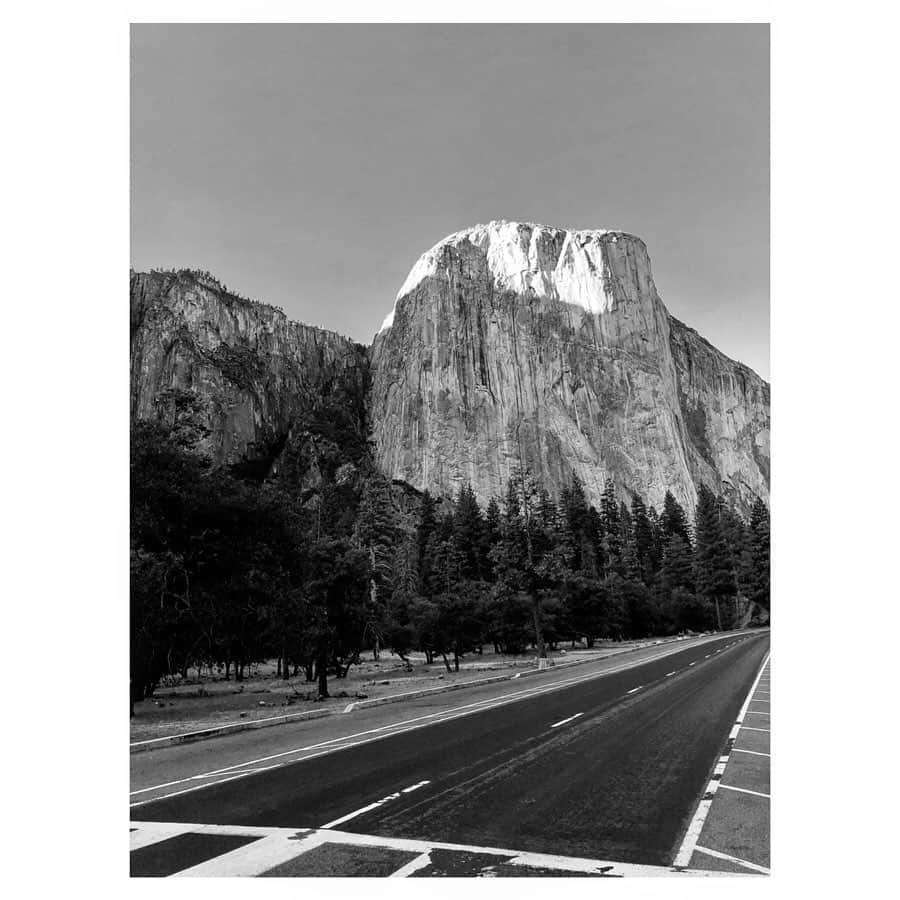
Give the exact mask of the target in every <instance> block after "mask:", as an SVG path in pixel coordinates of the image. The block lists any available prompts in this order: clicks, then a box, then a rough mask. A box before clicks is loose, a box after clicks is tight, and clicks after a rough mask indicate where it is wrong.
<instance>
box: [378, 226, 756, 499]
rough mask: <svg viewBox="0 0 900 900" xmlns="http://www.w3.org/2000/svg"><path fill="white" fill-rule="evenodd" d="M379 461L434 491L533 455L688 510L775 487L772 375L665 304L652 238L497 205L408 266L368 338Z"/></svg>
mask: <svg viewBox="0 0 900 900" xmlns="http://www.w3.org/2000/svg"><path fill="white" fill-rule="evenodd" d="M371 357H372V375H373V384H372V392H371V399H370V403H369V406H370V410H371V412H370V421H371V422H372V425H373V434H374V440H375V452H376V458H377V462H378V464H379V466H380V467H381V468H382V469H383V470H384V471H385V472H386V473H387V474H389V475H390V476H391V477H393V478H396V479H401V480H404V481H407V482H409V483H410V484H412V485H413V486H415V487H417V488H420V489H422V488H426V487H427V488H430V489H431V490H432V491H434V492H437V493H446V492H449V491H453V490H456V489H457V488H458V487H459V486H460V485H461V484H462V483H464V482H467V481H468V482H470V483H471V484H472V486H473V488H474V490H475V492H476V494H477V495H478V497H479V498H480V499H481V500H486V499H487V498H488V497H489V496H490V495H492V494H500V493H501V492H502V490H503V488H504V485H505V482H506V480H507V479H508V477H509V475H510V472H511V471H513V469H514V468H515V466H516V465H517V464H518V463H519V462H522V463H523V464H525V465H526V466H528V467H529V468H530V469H531V470H532V471H533V472H534V473H535V474H536V475H537V476H538V478H539V480H540V481H542V482H543V483H544V484H545V485H547V486H548V487H549V488H550V489H551V490H553V491H558V490H559V489H560V488H561V487H562V486H563V485H564V484H566V483H568V482H569V481H570V480H571V473H572V472H577V473H578V475H579V477H580V478H581V480H582V481H583V482H584V485H585V489H586V492H587V493H588V495H589V497H590V498H591V499H592V500H593V501H594V502H596V501H597V500H598V499H599V495H600V493H601V491H602V488H603V483H604V481H605V480H606V479H607V478H612V479H613V481H614V483H615V485H616V487H617V490H618V492H619V493H620V495H621V496H623V497H628V496H629V495H630V494H631V493H632V492H633V491H637V492H639V493H640V494H641V495H642V496H643V497H644V498H645V499H646V500H647V501H648V502H650V503H653V504H655V505H657V507H659V504H660V503H661V501H662V498H663V495H664V493H665V491H666V490H667V489H670V490H672V492H673V493H674V494H675V495H676V497H677V498H678V499H679V501H680V502H681V503H682V504H683V505H684V506H685V507H686V508H687V509H688V510H689V511H691V512H692V511H693V508H694V504H695V498H696V486H697V485H698V484H699V483H700V482H703V483H706V484H707V485H708V486H710V487H711V488H712V489H713V490H714V491H716V492H720V491H721V492H724V493H725V494H726V495H729V496H730V499H731V500H732V502H733V503H734V505H735V506H736V507H737V508H739V509H740V510H742V511H743V512H745V513H746V512H747V511H748V510H749V507H750V506H751V505H752V503H753V500H754V499H755V498H756V497H762V498H763V499H764V500H766V501H768V482H769V470H768V465H769V386H768V385H767V384H766V383H765V382H764V381H763V380H762V379H761V378H760V377H759V376H758V375H756V374H755V373H754V372H753V371H752V370H751V369H749V368H747V367H746V366H744V365H741V364H740V363H737V362H734V361H733V360H730V359H728V357H726V356H725V355H724V354H722V353H720V352H719V351H718V350H716V349H715V348H714V347H712V346H711V345H710V344H708V343H707V342H706V341H704V340H703V339H702V338H701V337H700V336H699V335H697V334H696V333H695V332H694V331H692V330H691V329H689V328H687V327H686V326H684V325H683V324H682V323H680V322H678V321H677V320H676V319H674V318H673V317H672V316H671V315H670V314H669V313H668V311H667V310H666V307H665V306H664V304H663V302H662V300H661V299H660V297H659V295H658V293H657V290H656V287H655V285H654V282H653V276H652V273H651V268H650V258H649V256H648V253H647V248H646V246H645V245H644V242H643V241H642V240H640V239H639V238H637V237H634V236H632V235H629V234H624V233H622V232H617V231H565V230H561V229H556V228H547V227H544V226H540V225H529V224H519V223H515V222H491V223H490V224H488V225H479V226H475V227H473V228H469V229H466V230H465V231H461V232H458V233H457V234H454V235H451V236H449V237H448V238H445V239H444V240H443V241H441V242H440V243H438V244H437V245H436V246H435V247H433V248H432V249H431V250H429V251H428V252H427V253H425V254H424V255H423V256H422V257H421V258H420V259H419V261H418V262H417V263H416V264H415V266H413V269H412V271H411V272H410V274H409V277H408V278H407V280H406V282H405V283H404V285H403V287H402V288H401V289H400V292H399V294H398V296H397V300H396V303H395V305H394V309H393V310H392V311H391V313H390V314H389V315H388V317H387V319H386V320H385V323H384V325H383V326H382V329H381V331H380V332H379V333H378V335H377V336H376V338H375V342H374V345H373V347H372V353H371Z"/></svg>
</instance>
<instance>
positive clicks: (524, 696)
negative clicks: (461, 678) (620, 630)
mask: <svg viewBox="0 0 900 900" xmlns="http://www.w3.org/2000/svg"><path fill="white" fill-rule="evenodd" d="M710 640H711V641H713V640H716V638H711V639H710ZM685 649H687V648H685V647H682V646H674V647H669V648H667V649H666V650H663V651H661V652H660V653H657V654H655V655H653V656H648V657H644V658H643V659H640V660H636V661H634V662H630V663H626V664H624V665H621V666H614V667H613V668H610V669H604V670H603V671H602V672H593V673H591V674H588V675H580V676H571V677H568V678H565V679H562V680H560V681H554V682H551V683H550V684H544V685H538V686H536V687H533V688H525V689H523V690H520V691H515V692H513V693H512V694H502V695H500V696H499V697H487V698H485V699H484V700H477V701H475V702H473V703H466V704H464V705H463V706H457V707H453V708H451V709H447V710H441V711H439V712H434V713H428V714H427V715H424V716H417V717H415V718H413V719H405V720H403V721H401V722H394V723H392V724H390V725H382V726H380V727H379V728H370V729H368V730H366V731H359V732H356V733H354V734H349V735H344V736H343V737H339V738H332V739H331V740H328V741H322V742H320V743H318V744H311V745H309V746H307V747H294V748H293V749H292V750H284V751H283V752H281V753H273V754H271V755H269V756H262V757H260V758H258V759H252V760H248V761H246V762H242V763H236V764H235V765H233V766H227V767H226V768H224V769H217V770H216V774H224V773H226V772H230V771H235V770H237V769H245V768H246V767H247V766H252V765H255V764H256V763H261V762H268V761H269V760H272V759H279V758H281V757H285V756H291V755H293V754H295V753H306V752H307V751H309V750H319V749H320V748H327V749H323V750H321V752H319V753H315V754H312V755H310V756H306V757H303V759H299V760H294V762H306V761H307V760H310V759H316V757H318V756H324V755H325V754H327V753H333V752H339V751H341V750H349V749H351V748H352V747H358V746H361V745H362V744H368V743H371V742H373V741H376V740H383V739H384V738H389V737H393V736H394V735H396V734H405V733H406V732H408V731H415V730H417V729H418V728H423V727H427V726H428V725H431V724H439V723H440V722H450V721H452V720H453V719H458V718H461V717H462V716H466V715H471V714H473V713H479V712H484V711H486V710H488V709H494V708H495V707H498V706H505V705H507V704H508V703H516V702H518V701H520V700H530V699H532V698H533V697H539V696H541V695H542V694H545V693H549V692H550V691H554V690H558V689H560V688H565V687H569V686H571V685H573V684H581V683H583V682H586V681H591V680H593V679H595V678H603V677H606V676H607V675H615V674H618V673H619V672H625V671H628V670H629V669H634V668H636V667H639V666H642V665H646V664H647V663H650V662H654V661H655V660H657V659H663V658H665V657H667V656H672V655H674V654H676V653H680V652H682V651H683V650H685ZM716 652H717V653H718V652H719V651H716ZM454 713H458V715H454ZM440 717H443V718H440ZM430 719H436V720H437V721H436V722H430V721H428V720H430ZM417 723H420V724H417ZM406 725H408V726H410V727H408V728H405V727H402V726H406ZM383 732H387V733H383ZM366 735H377V737H371V738H368V739H366V740H361V741H354V740H353V739H354V738H358V737H365V736H366ZM198 777H199V776H197V775H191V776H188V777H187V778H179V779H176V780H175V781H167V782H165V783H163V784H156V785H153V786H151V787H145V788H139V789H138V790H135V791H131V792H130V793H129V796H131V797H133V796H135V795H137V794H146V793H148V792H150V791H157V790H162V789H163V788H167V787H174V786H175V785H179V784H186V783H187V782H189V781H194V780H196V779H197V778H198ZM226 780H230V779H223V780H221V781H217V782H215V784H224V783H225V781H226ZM213 786H214V784H210V785H195V786H194V787H190V788H185V789H184V790H181V791H173V792H172V793H169V794H163V795H162V796H159V797H152V798H150V799H148V800H140V801H137V802H135V803H131V804H129V807H130V808H134V807H136V806H143V805H144V804H146V803H153V802H155V801H157V800H166V799H168V798H170V797H179V796H181V795H182V794H187V793H191V792H192V791H199V790H203V789H204V788H206V787H213Z"/></svg>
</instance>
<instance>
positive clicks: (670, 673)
mask: <svg viewBox="0 0 900 900" xmlns="http://www.w3.org/2000/svg"><path fill="white" fill-rule="evenodd" d="M677 671H678V669H673V670H672V671H671V672H666V678H668V677H669V676H671V675H674V674H675V673H676V672H677Z"/></svg>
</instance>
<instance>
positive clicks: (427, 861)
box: [390, 850, 431, 878]
mask: <svg viewBox="0 0 900 900" xmlns="http://www.w3.org/2000/svg"><path fill="white" fill-rule="evenodd" d="M428 865H431V851H430V850H426V851H425V852H424V853H420V854H419V855H418V856H416V857H414V858H413V859H411V860H410V861H409V862H408V863H407V864H406V865H405V866H403V867H402V868H400V869H397V871H396V872H392V873H391V875H390V877H391V878H408V877H409V876H410V875H412V873H413V872H418V871H419V869H424V868H425V866H428Z"/></svg>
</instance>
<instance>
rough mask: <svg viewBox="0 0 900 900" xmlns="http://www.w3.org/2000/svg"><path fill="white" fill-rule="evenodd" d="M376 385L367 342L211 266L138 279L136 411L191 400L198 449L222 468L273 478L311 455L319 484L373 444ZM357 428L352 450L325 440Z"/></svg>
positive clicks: (167, 412)
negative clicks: (371, 402) (369, 427)
mask: <svg viewBox="0 0 900 900" xmlns="http://www.w3.org/2000/svg"><path fill="white" fill-rule="evenodd" d="M368 383H369V374H368V354H367V350H366V348H365V347H363V346H362V345H360V344H356V343H354V342H353V341H351V340H349V339H348V338H345V337H342V336H341V335H339V334H335V333H334V332H331V331H325V330H324V329H321V328H315V327H313V326H310V325H303V324H300V323H298V322H292V321H290V320H289V319H288V318H287V317H286V316H285V314H284V313H283V312H282V311H281V310H279V309H276V308H275V307H272V306H268V305H266V304H263V303H256V302H253V301H250V300H247V299H246V298H243V297H239V296H237V295H235V294H233V293H232V292H230V291H228V290H226V289H225V288H224V287H223V286H222V285H221V284H219V282H218V281H216V280H215V279H214V278H212V277H211V276H209V275H208V274H206V273H199V272H194V271H189V270H180V271H177V272H156V271H154V272H150V273H132V275H131V416H132V419H166V418H171V417H172V416H173V414H174V411H173V409H172V406H173V404H175V403H177V402H179V400H181V401H182V402H183V400H184V398H185V397H188V398H192V399H193V401H194V406H195V408H194V410H193V418H194V420H195V421H196V424H197V425H198V426H199V427H201V428H202V429H204V430H205V432H206V436H205V437H204V438H203V440H202V441H201V442H200V449H201V450H202V451H204V452H205V453H206V454H207V455H208V456H209V457H210V458H211V459H212V460H213V462H214V463H216V464H218V465H231V466H240V467H243V468H244V469H245V470H247V471H253V472H255V473H256V474H258V475H259V477H265V476H266V475H269V474H272V472H273V471H275V470H277V469H278V468H279V466H280V467H282V468H283V467H284V466H285V464H286V463H287V462H288V461H291V462H292V464H293V466H294V468H296V465H297V464H298V463H302V471H301V472H300V473H299V475H298V477H299V478H300V480H301V482H303V486H305V487H308V486H310V484H311V483H312V484H314V483H315V481H316V480H317V478H318V477H319V476H320V475H321V473H320V472H319V471H318V470H319V469H320V468H321V467H322V466H323V465H326V464H327V463H326V460H328V459H330V460H337V461H338V463H340V462H342V461H343V462H346V461H347V460H348V459H349V460H350V461H356V459H355V457H358V456H359V455H360V453H361V452H363V451H362V450H360V449H359V447H363V448H365V447H366V437H367V435H366V433H365V432H366V426H365V396H366V389H367V386H368ZM338 419H344V420H345V421H344V422H341V423H339V422H337V420H338ZM336 424H342V425H343V426H344V428H343V430H342V432H341V438H340V439H336V438H335V437H334V436H333V435H332V434H331V432H333V431H334V429H335V426H336ZM355 432H356V433H358V438H359V439H358V440H357V441H355V442H354V443H356V444H358V445H359V447H357V448H356V452H355V454H354V453H350V454H349V455H348V454H347V453H346V452H344V453H338V452H336V451H335V447H333V446H328V445H334V444H335V443H341V442H342V443H344V444H346V443H347V434H348V433H355ZM344 449H345V450H346V448H344Z"/></svg>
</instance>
